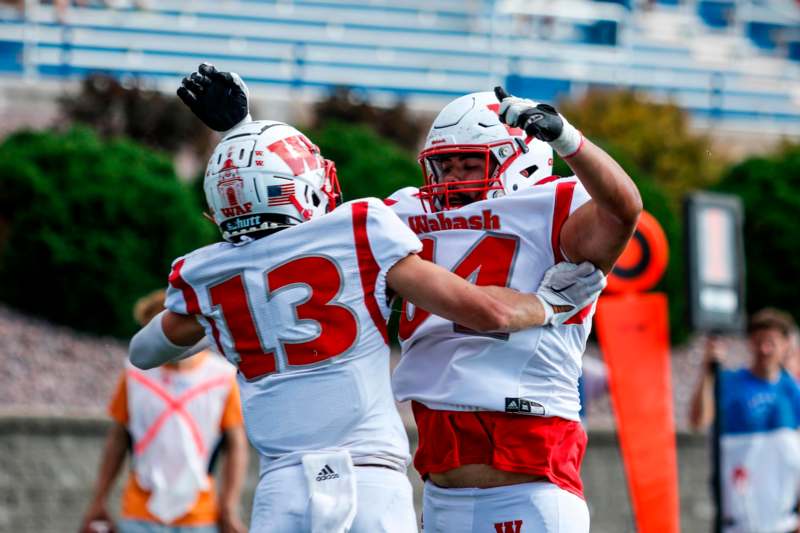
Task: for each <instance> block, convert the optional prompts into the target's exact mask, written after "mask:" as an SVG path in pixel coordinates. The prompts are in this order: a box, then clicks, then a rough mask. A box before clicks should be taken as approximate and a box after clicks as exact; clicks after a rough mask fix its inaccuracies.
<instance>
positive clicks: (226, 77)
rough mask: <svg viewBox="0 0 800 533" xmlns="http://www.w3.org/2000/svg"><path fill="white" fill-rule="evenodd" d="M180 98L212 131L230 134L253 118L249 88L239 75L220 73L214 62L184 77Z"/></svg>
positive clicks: (179, 93) (201, 66)
mask: <svg viewBox="0 0 800 533" xmlns="http://www.w3.org/2000/svg"><path fill="white" fill-rule="evenodd" d="M178 96H179V97H180V99H181V100H183V103H184V104H186V106H187V107H188V108H189V109H191V110H192V113H194V114H195V115H196V116H197V118H199V119H200V120H202V121H203V123H204V124H205V125H206V126H208V127H209V128H211V129H212V130H216V131H222V132H225V131H229V130H231V129H233V128H235V127H236V126H238V125H239V124H241V123H242V122H245V121H246V120H247V119H248V117H249V110H248V100H249V98H250V92H249V91H248V89H247V85H245V84H244V82H243V81H242V79H241V78H240V77H239V75H238V74H236V73H235V72H220V71H218V70H217V69H216V68H215V67H214V65H212V64H211V63H202V64H201V65H200V66H199V67H198V68H197V71H196V72H192V73H191V74H190V75H189V76H186V77H185V78H183V81H181V86H180V87H178Z"/></svg>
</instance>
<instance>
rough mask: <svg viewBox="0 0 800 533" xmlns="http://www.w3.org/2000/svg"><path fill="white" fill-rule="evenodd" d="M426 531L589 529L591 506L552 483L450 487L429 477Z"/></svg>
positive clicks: (560, 532)
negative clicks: (445, 486)
mask: <svg viewBox="0 0 800 533" xmlns="http://www.w3.org/2000/svg"><path fill="white" fill-rule="evenodd" d="M422 524H423V530H424V532H425V533H454V532H459V533H495V532H496V533H588V531H589V508H588V507H587V505H586V502H585V501H584V500H583V499H581V498H579V497H578V496H576V495H574V494H572V493H571V492H567V491H566V490H564V489H561V488H559V487H557V486H555V485H553V484H552V483H548V482H535V483H520V484H518V485H509V486H507V487H496V488H491V489H445V488H442V487H437V486H436V485H434V484H433V483H431V482H430V481H427V482H426V483H425V494H424V499H423V506H422Z"/></svg>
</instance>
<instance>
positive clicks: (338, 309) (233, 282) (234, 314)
mask: <svg viewBox="0 0 800 533" xmlns="http://www.w3.org/2000/svg"><path fill="white" fill-rule="evenodd" d="M310 272H313V273H314V276H313V278H312V277H310V276H309V273H310ZM266 281H267V284H268V287H269V291H268V295H267V296H268V298H269V299H272V298H273V297H274V295H275V294H276V293H278V292H279V291H281V290H283V289H285V288H288V287H289V286H291V285H296V284H301V285H306V286H307V287H309V289H310V292H311V294H310V295H309V296H308V298H307V299H306V300H304V301H302V302H298V303H295V304H294V308H295V314H296V316H297V318H298V320H313V321H315V322H316V323H318V324H319V327H320V333H319V334H318V335H316V336H314V337H312V338H310V339H303V340H299V341H298V340H280V343H281V345H282V347H283V349H284V352H285V353H286V362H287V364H289V365H292V366H298V365H309V364H314V363H319V362H321V361H324V360H326V359H330V358H331V357H336V356H338V355H341V354H342V353H344V352H345V351H347V350H348V349H349V348H350V347H351V346H352V345H353V343H354V342H355V341H356V338H357V336H358V321H357V317H356V315H355V313H354V312H353V311H352V310H351V309H349V308H348V307H346V306H344V305H342V304H339V303H336V297H337V296H338V295H339V293H340V291H341V289H342V276H341V274H340V272H339V269H338V268H337V266H336V263H334V262H333V261H332V260H331V259H328V258H326V257H319V256H311V257H303V258H300V259H295V260H294V261H290V262H288V263H284V264H282V265H280V266H277V267H275V268H273V269H272V270H269V271H268V272H267V273H266ZM209 292H210V296H211V302H212V304H213V305H218V306H220V307H221V309H222V314H223V316H224V317H225V323H226V324H227V326H228V330H229V332H230V335H231V337H232V339H233V343H234V349H235V350H236V353H237V354H238V355H239V358H240V360H239V370H240V371H241V372H242V374H243V375H244V376H245V377H246V378H247V379H253V378H256V377H259V376H263V375H265V374H269V373H271V372H275V371H276V370H277V365H276V355H275V351H274V350H270V349H265V348H264V347H263V344H262V342H261V339H260V337H259V335H258V330H257V327H256V324H255V321H254V320H253V316H252V314H251V309H250V305H249V304H248V301H247V293H246V291H245V287H244V283H243V280H242V275H241V274H238V275H236V276H234V277H232V278H230V279H228V280H226V281H224V282H222V283H219V284H217V285H214V286H213V287H211V289H210V291H209Z"/></svg>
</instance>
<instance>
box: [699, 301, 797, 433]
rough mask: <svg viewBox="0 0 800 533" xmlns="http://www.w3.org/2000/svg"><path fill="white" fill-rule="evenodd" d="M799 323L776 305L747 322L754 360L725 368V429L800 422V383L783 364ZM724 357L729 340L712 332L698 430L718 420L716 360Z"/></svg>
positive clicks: (701, 385)
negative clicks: (715, 382) (714, 369)
mask: <svg viewBox="0 0 800 533" xmlns="http://www.w3.org/2000/svg"><path fill="white" fill-rule="evenodd" d="M795 328H796V326H795V323H794V320H793V319H792V317H791V315H789V314H788V313H784V312H782V311H779V310H777V309H771V308H767V309H763V310H761V311H759V312H757V313H755V314H754V315H753V316H752V317H751V319H750V322H749V324H748V328H747V329H748V337H749V341H750V353H751V356H752V359H751V362H750V365H749V366H748V367H747V368H740V369H722V370H721V371H720V380H721V385H722V387H721V389H722V398H721V405H722V410H723V420H722V430H723V433H747V432H758V431H765V430H768V429H775V428H777V427H794V428H798V427H800V386H798V383H797V381H796V380H795V379H794V377H793V376H791V375H790V374H789V373H788V372H787V371H786V370H785V369H784V368H783V366H782V364H783V362H784V361H785V360H786V356H787V354H788V353H789V349H790V346H791V335H792V332H793V331H794V330H795ZM715 362H716V363H719V364H720V365H722V364H724V362H725V345H724V341H722V340H721V339H719V338H715V337H709V339H708V340H707V342H706V353H705V357H704V361H703V366H702V370H701V376H700V379H699V380H698V383H697V387H696V388H695V391H694V394H693V395H692V402H691V406H690V411H689V422H690V424H691V425H692V428H694V429H695V430H702V429H705V428H707V427H708V426H709V425H710V424H711V422H712V421H713V420H714V397H713V393H714V379H713V377H714V374H713V371H712V368H713V365H714V363H715Z"/></svg>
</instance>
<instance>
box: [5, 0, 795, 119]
mask: <svg viewBox="0 0 800 533" xmlns="http://www.w3.org/2000/svg"><path fill="white" fill-rule="evenodd" d="M627 4H628V2H618V3H613V2H612V3H607V2H586V1H578V0H560V1H559V2H557V3H556V2H544V1H537V0H525V1H524V2H520V1H515V0H497V1H492V0H463V1H457V0H405V1H402V2H400V1H395V2H393V1H391V0H370V1H368V2H364V3H361V4H358V3H355V2H354V0H350V1H348V0H273V1H268V0H195V1H192V2H187V1H182V0H153V2H152V3H151V5H150V6H149V8H148V9H147V10H145V11H142V10H137V9H134V8H121V9H108V8H104V7H91V8H90V7H83V8H82V7H76V6H74V7H72V8H71V10H70V11H69V12H68V15H67V18H66V20H65V21H58V20H57V17H56V14H55V12H54V11H53V9H52V7H51V6H46V5H40V6H34V7H33V8H31V9H29V11H28V12H27V14H26V16H25V17H24V18H22V17H17V18H14V17H6V18H4V19H3V20H0V75H2V76H28V77H55V78H74V77H82V76H84V75H85V74H87V73H89V72H97V71H100V72H106V73H110V74H112V75H115V76H120V77H124V76H137V77H143V78H147V79H150V80H153V83H154V84H158V83H159V80H160V81H161V82H162V83H163V86H164V87H166V88H169V89H170V90H171V88H172V87H174V85H175V83H176V81H177V78H178V77H179V76H182V75H183V74H185V73H186V72H188V71H190V70H192V69H193V68H194V67H195V66H196V64H197V63H198V62H199V61H202V60H209V61H212V62H215V63H218V64H220V65H223V66H224V68H225V69H229V70H235V71H237V72H239V73H240V74H241V75H242V77H244V78H245V79H246V80H247V81H248V83H249V84H250V85H251V87H252V88H253V90H254V91H255V92H258V91H269V90H282V91H291V90H306V91H307V90H312V91H313V90H317V91H324V90H327V89H328V88H330V87H333V86H337V85H348V86H352V87H354V88H357V89H358V90H361V91H364V92H366V93H369V94H374V95H383V96H388V97H390V98H407V99H409V100H411V101H412V102H413V101H414V100H419V101H423V100H424V101H428V102H436V103H441V102H443V101H445V100H448V99H450V98H452V97H454V96H457V95H460V94H464V93H466V92H471V91H476V90H486V89H488V88H490V87H491V86H492V85H494V84H496V83H505V84H506V85H507V86H508V87H509V89H510V90H511V91H515V92H518V93H520V94H524V95H526V96H529V97H532V98H536V99H540V100H548V101H552V100H557V99H558V98H559V97H561V96H565V95H569V94H573V95H574V94H576V93H580V92H581V91H583V90H585V89H587V88H590V87H594V86H601V87H625V88H632V89H636V90H642V91H646V92H648V93H650V94H652V95H654V96H655V97H659V98H664V99H670V100H672V101H675V102H676V103H677V104H678V105H681V106H683V107H685V108H686V109H688V110H690V111H691V112H693V113H694V115H695V116H696V117H698V118H699V119H701V120H714V121H716V122H718V123H720V124H721V125H723V127H725V126H726V125H727V126H730V127H733V128H736V127H744V128H753V127H757V128H770V129H772V130H777V131H780V132H784V133H788V134H792V135H798V134H800V64H798V63H797V62H791V61H789V60H788V59H784V58H778V57H765V56H763V55H759V51H758V49H757V48H758V47H757V46H753V45H751V44H749V43H748V42H747V38H746V37H745V35H744V33H745V32H744V30H742V29H741V28H736V29H731V28H723V29H712V30H708V31H707V28H709V26H708V25H707V24H706V23H704V22H703V19H702V17H701V16H700V15H699V14H698V13H700V10H701V9H702V5H701V4H702V2H700V3H692V5H686V4H685V3H682V2H675V1H666V2H664V4H667V5H661V4H658V5H656V7H655V8H652V7H651V8H650V9H649V10H648V11H647V12H645V11H644V10H641V9H631V6H630V5H627ZM671 4H675V5H671ZM556 5H557V6H559V7H558V9H556V8H554V7H553V6H556ZM548 6H549V7H548ZM659 14H660V15H659ZM659 16H661V17H662V19H658V17H659ZM654 17H655V18H654ZM653 20H656V22H655V23H653V22H652V21H653ZM660 20H664V21H667V22H666V23H667V24H684V25H685V26H687V27H692V28H694V29H693V30H692V31H693V32H694V34H693V37H694V38H696V39H705V41H701V42H703V43H707V44H703V45H701V46H699V47H698V46H696V45H695V46H693V45H692V44H691V42H686V41H684V40H681V38H680V36H678V38H677V39H674V40H673V41H672V42H664V40H658V39H655V38H653V36H652V35H651V34H652V33H654V32H655V31H656V30H658V29H659V28H658V26H659V25H660V22H658V21H660ZM648 21H650V22H648ZM675 21H678V22H675ZM648 24H649V26H648ZM652 28H655V30H652ZM715 32H716V33H715ZM736 32H738V34H736ZM714 39H716V40H714ZM709 40H710V41H709ZM720 43H723V44H726V46H728V45H730V43H733V45H730V46H729V47H730V48H732V49H735V50H736V53H735V54H734V55H733V56H731V55H730V54H728V56H726V55H725V54H722V53H721V54H718V55H717V56H716V57H715V58H714V60H713V61H711V62H709V61H707V60H705V59H704V57H699V56H698V53H697V52H698V50H702V51H703V54H700V56H703V55H708V52H709V49H711V50H713V49H714V48H715V47H717V46H719V44H720ZM743 50H744V52H743ZM706 59H707V58H706Z"/></svg>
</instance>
